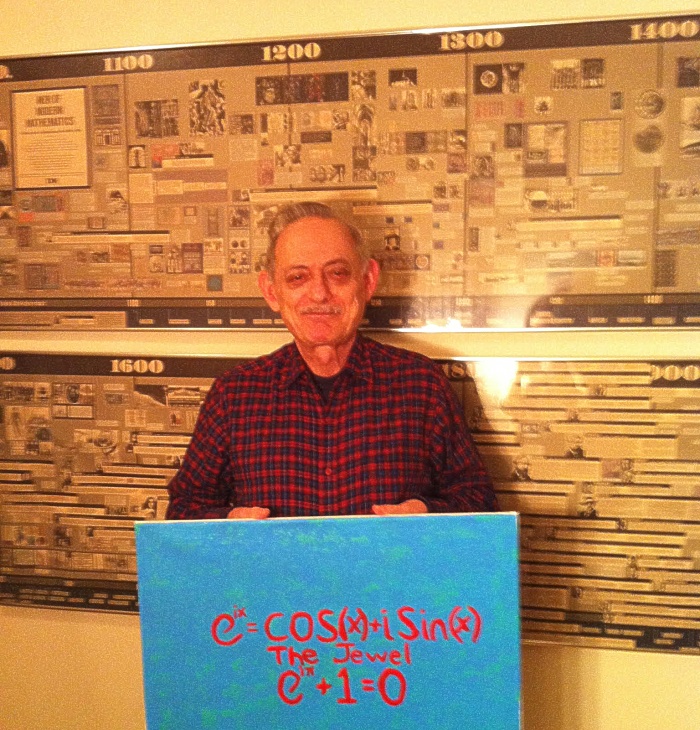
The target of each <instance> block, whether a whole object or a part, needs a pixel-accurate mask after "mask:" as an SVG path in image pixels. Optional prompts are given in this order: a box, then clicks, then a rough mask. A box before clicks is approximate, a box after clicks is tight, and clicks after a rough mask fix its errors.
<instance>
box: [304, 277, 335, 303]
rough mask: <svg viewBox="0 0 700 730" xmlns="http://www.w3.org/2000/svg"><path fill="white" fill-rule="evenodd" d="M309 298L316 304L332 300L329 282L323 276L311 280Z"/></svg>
mask: <svg viewBox="0 0 700 730" xmlns="http://www.w3.org/2000/svg"><path fill="white" fill-rule="evenodd" d="M309 296H310V297H311V298H312V299H313V300H314V301H316V302H325V301H326V300H327V299H329V298H330V289H329V288H328V282H327V281H326V277H325V276H323V274H319V275H318V276H314V277H313V278H312V279H311V287H310V289H309Z"/></svg>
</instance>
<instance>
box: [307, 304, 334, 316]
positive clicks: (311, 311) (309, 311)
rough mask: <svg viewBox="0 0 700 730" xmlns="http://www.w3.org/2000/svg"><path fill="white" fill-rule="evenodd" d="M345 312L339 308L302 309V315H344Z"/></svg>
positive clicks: (317, 307) (318, 307)
mask: <svg viewBox="0 0 700 730" xmlns="http://www.w3.org/2000/svg"><path fill="white" fill-rule="evenodd" d="M342 312H343V310H342V309H341V307H338V306H335V305H334V306H324V307H320V306H316V307H303V308H302V309H301V313H302V314H342Z"/></svg>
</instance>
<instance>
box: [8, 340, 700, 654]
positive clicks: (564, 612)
mask: <svg viewBox="0 0 700 730" xmlns="http://www.w3.org/2000/svg"><path fill="white" fill-rule="evenodd" d="M233 364H235V361H233V360H219V359H215V358H211V359H210V358H201V357H200V358H193V357H190V358H172V357H163V358H154V357H123V356H120V357H116V358H111V357H103V356H59V355H48V356H47V355H30V354H26V353H25V354H23V353H5V354H3V355H2V356H0V414H2V415H1V422H0V497H1V501H0V536H1V542H0V602H2V603H5V604H11V605H32V606H56V607H60V608H66V607H73V608H79V609H96V610H109V611H136V610H138V601H137V593H136V560H135V547H134V524H136V523H141V522H146V521H151V520H159V519H162V518H163V517H164V514H165V509H166V506H167V500H168V495H167V484H168V482H169V480H170V478H171V477H172V476H173V475H174V473H175V470H176V468H177V465H178V463H179V461H180V459H181V457H182V455H183V453H184V451H185V448H186V447H187V444H188V442H189V439H190V435H191V433H192V429H193V427H194V422H195V419H196V417H197V414H198V411H199V407H200V404H201V402H202V400H203V399H204V395H205V394H206V392H207V390H208V388H209V386H210V385H211V383H212V381H213V379H214V377H216V376H217V375H218V374H220V373H222V372H223V371H224V370H226V369H227V368H229V367H231V366H232V365H233ZM442 364H443V367H444V370H445V372H446V374H447V375H448V377H449V378H450V380H451V382H452V384H453V387H454V389H455V391H456V392H457V394H458V396H459V398H460V399H461V401H462V403H463V404H464V411H465V417H466V419H467V422H468V424H469V426H470V428H471V429H472V432H473V434H474V438H475V441H476V443H477V446H478V448H479V451H480V453H481V454H482V456H483V458H484V460H485V462H486V464H487V467H488V469H489V471H490V473H491V475H492V477H493V479H494V482H495V485H496V491H497V494H498V499H499V502H500V505H501V508H502V509H503V510H507V511H514V512H519V513H520V527H521V548H520V560H521V568H520V570H521V600H522V629H523V637H524V639H525V640H526V641H547V642H555V643H562V644H575V645H580V646H589V647H608V648H612V647H619V648H625V649H649V650H656V651H678V652H690V653H700V590H699V587H698V586H699V585H700V559H699V557H698V550H697V545H698V540H700V501H699V500H698V482H699V480H700V460H699V459H698V453H700V452H699V446H700V444H699V441H698V439H699V437H698V432H699V431H700V363H698V362H697V361H681V360H667V361H657V362H648V361H646V362H645V361H596V360H570V361H561V360H522V361H518V360H510V359H486V360H478V361H473V362H463V361H455V360H449V361H443V363H442ZM397 377H399V378H400V373H399V374H397Z"/></svg>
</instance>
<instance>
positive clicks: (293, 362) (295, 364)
mask: <svg viewBox="0 0 700 730" xmlns="http://www.w3.org/2000/svg"><path fill="white" fill-rule="evenodd" d="M283 350H286V353H285V354H286V357H285V358H284V360H283V361H282V365H281V368H280V372H279V376H278V383H279V387H280V389H284V388H289V387H290V386H291V385H292V384H293V383H294V382H296V381H297V380H299V378H301V377H303V376H304V375H305V374H306V373H308V372H309V369H308V366H307V364H306V362H305V361H304V358H303V357H302V356H301V353H300V352H299V348H298V347H297V346H296V343H295V342H292V343H290V344H289V345H286V346H285V347H284V348H283ZM343 373H349V374H350V376H351V377H357V378H360V379H361V380H365V381H366V382H368V383H369V382H371V381H372V380H373V378H374V363H373V362H372V358H371V354H370V348H369V346H368V340H367V339H366V338H364V337H363V336H362V335H360V334H358V335H357V337H356V338H355V342H354V343H353V346H352V349H351V350H350V354H349V355H348V361H347V362H346V363H345V367H344V368H343V369H342V370H341V371H340V374H341V375H342V374H343Z"/></svg>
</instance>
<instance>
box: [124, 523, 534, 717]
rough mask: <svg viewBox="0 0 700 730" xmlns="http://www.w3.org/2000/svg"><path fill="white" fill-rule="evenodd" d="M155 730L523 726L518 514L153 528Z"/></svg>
mask: <svg viewBox="0 0 700 730" xmlns="http://www.w3.org/2000/svg"><path fill="white" fill-rule="evenodd" d="M136 542H137V547H138V573H139V582H138V585H139V598H140V600H141V637H142V644H143V657H144V689H145V699H146V718H147V721H148V727H149V728H152V729H153V730H156V729H157V728H172V729H173V730H174V729H175V728H182V730H185V729H186V730H195V729H196V728H202V730H204V729H206V730H228V728H231V727H251V726H259V727H268V728H272V727H277V728H288V729H289V730H294V729H295V728H298V729H299V730H301V729H302V728H309V727H316V728H321V727H324V728H340V727H356V728H370V727H373V728H378V727H386V728H397V729H398V728H406V729H408V728H416V729H418V728H420V729H422V728H426V727H441V728H445V729H447V728H464V727H472V728H503V730H517V728H519V727H520V629H519V625H520V619H519V605H518V546H517V545H518V543H517V516H516V515H514V514H480V515H430V516H423V517H419V518H416V517H405V518H383V519H381V518H376V517H333V518H330V519H325V518H291V519H290V518H287V519H277V520H243V521H238V520H237V521H228V520H215V521H200V522H180V523H177V524H176V523H150V524H148V523H141V524H139V525H138V527H137V529H136Z"/></svg>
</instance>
